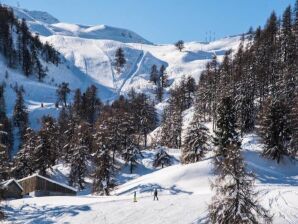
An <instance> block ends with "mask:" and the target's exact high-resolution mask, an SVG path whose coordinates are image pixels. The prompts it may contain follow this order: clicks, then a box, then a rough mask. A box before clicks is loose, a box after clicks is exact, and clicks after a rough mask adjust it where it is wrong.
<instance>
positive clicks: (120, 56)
mask: <svg viewBox="0 0 298 224" xmlns="http://www.w3.org/2000/svg"><path fill="white" fill-rule="evenodd" d="M125 63H126V59H125V55H124V51H123V49H122V48H120V47H119V48H118V49H117V50H116V54H115V66H116V70H117V72H118V73H120V71H121V68H122V67H123V66H124V64H125Z"/></svg>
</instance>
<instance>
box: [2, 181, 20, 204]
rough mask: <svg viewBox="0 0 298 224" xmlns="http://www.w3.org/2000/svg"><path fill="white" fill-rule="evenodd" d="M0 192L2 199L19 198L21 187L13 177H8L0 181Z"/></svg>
mask: <svg viewBox="0 0 298 224" xmlns="http://www.w3.org/2000/svg"><path fill="white" fill-rule="evenodd" d="M0 193H1V196H2V198H4V199H8V198H21V197H22V193H23V188H22V186H21V185H20V184H19V183H18V182H17V181H16V180H15V179H10V180H7V181H4V182H2V183H0Z"/></svg>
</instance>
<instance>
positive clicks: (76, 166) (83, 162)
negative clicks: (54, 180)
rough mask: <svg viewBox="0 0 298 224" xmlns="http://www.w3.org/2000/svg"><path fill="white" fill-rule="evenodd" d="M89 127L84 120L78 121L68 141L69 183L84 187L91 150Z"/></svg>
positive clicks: (80, 187)
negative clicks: (69, 150) (69, 149)
mask: <svg viewBox="0 0 298 224" xmlns="http://www.w3.org/2000/svg"><path fill="white" fill-rule="evenodd" d="M91 145H92V142H91V128H90V125H89V124H88V123H86V122H80V123H79V124H77V125H76V127H75V129H74V135H73V138H72V139H71V142H70V148H71V150H72V151H71V154H72V156H71V157H70V165H71V169H70V174H69V184H70V185H71V186H77V187H78V188H79V189H84V187H85V186H84V185H85V180H84V178H85V177H86V175H87V162H88V159H89V152H90V151H91V149H90V148H91Z"/></svg>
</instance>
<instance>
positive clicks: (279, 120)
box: [260, 99, 291, 163]
mask: <svg viewBox="0 0 298 224" xmlns="http://www.w3.org/2000/svg"><path fill="white" fill-rule="evenodd" d="M261 116H262V118H261V121H260V134H261V136H262V138H263V140H264V143H265V148H264V151H263V155H264V156H265V157H267V158H270V159H272V160H276V161H277V163H279V162H280V160H281V159H282V158H283V157H284V156H289V155H291V150H290V140H291V124H289V122H290V108H289V106H288V104H287V103H286V101H285V100H281V99H268V102H267V103H266V105H265V108H264V111H263V114H262V115H261Z"/></svg>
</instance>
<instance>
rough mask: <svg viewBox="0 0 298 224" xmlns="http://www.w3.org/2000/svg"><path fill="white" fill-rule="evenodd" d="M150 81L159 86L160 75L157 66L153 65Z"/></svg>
mask: <svg viewBox="0 0 298 224" xmlns="http://www.w3.org/2000/svg"><path fill="white" fill-rule="evenodd" d="M150 81H151V82H153V83H154V84H155V85H158V86H159V74H158V70H157V66H156V65H152V67H151V71H150Z"/></svg>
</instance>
